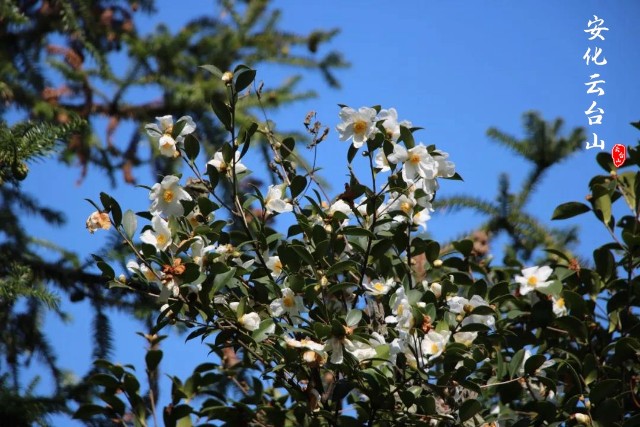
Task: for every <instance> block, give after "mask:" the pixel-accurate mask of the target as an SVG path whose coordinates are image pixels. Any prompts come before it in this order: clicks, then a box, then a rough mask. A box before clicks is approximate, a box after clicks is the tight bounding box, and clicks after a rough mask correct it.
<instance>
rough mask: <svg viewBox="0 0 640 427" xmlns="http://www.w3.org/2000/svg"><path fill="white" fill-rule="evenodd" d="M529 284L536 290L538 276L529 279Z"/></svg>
mask: <svg viewBox="0 0 640 427" xmlns="http://www.w3.org/2000/svg"><path fill="white" fill-rule="evenodd" d="M527 283H528V284H529V286H531V287H532V288H535V287H536V285H537V284H538V278H537V277H536V276H531V277H529V278H528V279H527Z"/></svg>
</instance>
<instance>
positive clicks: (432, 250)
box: [424, 240, 440, 264]
mask: <svg viewBox="0 0 640 427" xmlns="http://www.w3.org/2000/svg"><path fill="white" fill-rule="evenodd" d="M424 255H425V257H426V258H427V261H429V262H430V263H431V264H433V261H435V260H437V259H438V258H439V257H440V243H438V242H436V241H435V240H429V241H428V242H427V244H426V246H425V249H424Z"/></svg>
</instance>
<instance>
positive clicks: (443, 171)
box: [432, 150, 456, 178]
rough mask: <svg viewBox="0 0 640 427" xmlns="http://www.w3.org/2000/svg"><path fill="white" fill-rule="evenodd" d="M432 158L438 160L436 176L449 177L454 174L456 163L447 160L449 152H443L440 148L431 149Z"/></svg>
mask: <svg viewBox="0 0 640 427" xmlns="http://www.w3.org/2000/svg"><path fill="white" fill-rule="evenodd" d="M432 155H433V158H434V159H435V160H436V162H438V176H441V177H443V178H451V177H452V176H453V175H455V174H456V165H455V164H454V163H453V162H451V161H449V160H447V159H448V158H449V153H445V152H444V151H442V150H433V153H432Z"/></svg>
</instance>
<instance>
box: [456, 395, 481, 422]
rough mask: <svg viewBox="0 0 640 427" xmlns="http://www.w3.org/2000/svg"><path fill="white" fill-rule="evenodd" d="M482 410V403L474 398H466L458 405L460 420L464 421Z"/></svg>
mask: <svg viewBox="0 0 640 427" xmlns="http://www.w3.org/2000/svg"><path fill="white" fill-rule="evenodd" d="M481 410H482V404H481V403H480V402H478V401H477V400H475V399H468V400H466V401H464V402H463V403H462V405H460V412H459V414H460V421H461V422H465V421H467V420H469V419H471V418H473V416H474V415H476V414H477V413H478V412H480V411H481Z"/></svg>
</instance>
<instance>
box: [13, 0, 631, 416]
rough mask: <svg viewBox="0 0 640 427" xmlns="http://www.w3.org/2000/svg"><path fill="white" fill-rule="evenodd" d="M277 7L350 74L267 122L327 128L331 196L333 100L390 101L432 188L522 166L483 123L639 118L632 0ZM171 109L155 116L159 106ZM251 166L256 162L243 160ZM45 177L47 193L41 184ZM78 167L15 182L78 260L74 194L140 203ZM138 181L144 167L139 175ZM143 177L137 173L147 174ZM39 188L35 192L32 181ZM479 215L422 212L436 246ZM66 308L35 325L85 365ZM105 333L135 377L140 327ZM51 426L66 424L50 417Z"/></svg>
mask: <svg viewBox="0 0 640 427" xmlns="http://www.w3.org/2000/svg"><path fill="white" fill-rule="evenodd" d="M212 3H213V2H212V1H208V2H203V1H201V0H182V1H181V2H180V5H179V7H178V6H176V3H175V2H174V1H171V0H162V1H159V2H158V9H159V14H158V15H157V16H154V17H153V18H148V17H142V19H141V20H140V21H139V22H140V23H141V26H142V27H141V28H143V29H144V28H147V29H148V28H152V27H153V26H155V25H157V24H159V23H161V22H162V23H165V24H166V25H168V26H169V27H170V28H172V29H174V30H175V29H177V28H179V27H180V26H181V25H182V24H183V23H184V22H185V21H186V20H188V19H189V18H190V17H192V16H196V15H200V14H202V13H207V12H211V11H214V13H217V12H216V9H215V6H213V5H212ZM275 6H276V7H279V8H281V9H282V11H283V14H282V21H281V28H283V29H285V30H293V31H297V32H300V33H305V32H309V31H311V30H314V29H326V28H332V27H337V28H340V29H341V30H342V31H341V33H340V34H339V35H338V36H337V37H336V38H335V40H334V41H333V42H332V43H331V44H330V45H328V46H324V47H323V48H322V50H321V51H320V53H322V52H326V51H327V50H328V49H337V50H340V51H341V52H342V53H343V54H344V56H345V58H346V59H347V60H348V61H350V62H351V63H352V66H351V68H349V69H346V70H343V71H340V72H338V78H339V80H340V82H341V83H342V89H341V90H333V89H329V88H328V87H327V85H326V84H325V83H324V82H323V81H322V79H321V78H320V76H319V75H318V74H314V73H310V74H307V75H305V78H304V81H303V82H302V84H301V87H300V89H313V90H315V91H317V92H318V94H319V97H318V98H317V99H315V100H311V101H305V102H300V103H298V104H296V105H295V106H292V107H287V108H286V109H282V110H280V111H278V112H276V113H275V114H272V116H271V118H273V119H274V120H275V121H276V122H277V123H278V128H279V129H296V130H301V123H302V120H303V118H304V116H305V114H306V113H307V112H308V111H309V110H315V111H317V112H318V118H319V119H320V120H321V121H322V122H323V123H325V124H327V125H330V126H331V128H332V132H331V134H330V137H329V139H328V140H327V141H325V142H324V143H323V144H322V145H321V148H320V156H319V164H321V165H326V169H325V170H326V174H325V176H327V177H335V178H334V179H332V183H333V186H334V189H335V190H336V194H337V192H338V191H339V189H340V188H341V186H342V183H343V182H344V179H343V178H342V177H343V176H344V171H345V169H344V165H345V163H344V162H346V160H345V161H336V159H343V158H344V157H345V153H346V148H347V145H346V143H341V142H339V141H338V140H337V135H336V132H335V130H334V127H335V125H336V124H337V122H338V116H337V113H338V107H337V104H338V103H341V104H347V105H350V106H352V107H355V108H357V107H359V106H363V105H374V104H381V105H383V106H384V107H387V108H388V107H395V108H396V109H397V110H398V112H399V115H400V118H401V119H408V120H411V121H412V122H413V123H414V124H415V125H418V126H422V127H424V128H425V129H424V130H423V131H420V132H419V134H417V140H418V141H423V142H425V143H426V144H431V143H435V144H437V145H438V147H439V148H441V149H443V150H445V151H447V152H449V153H450V155H451V160H453V161H454V162H455V163H456V167H457V170H458V172H459V173H460V174H461V175H462V176H463V177H464V179H465V182H464V183H461V182H444V183H443V185H442V189H441V192H442V193H443V194H462V193H464V194H474V195H477V196H483V197H486V198H493V197H494V195H495V194H496V191H497V178H498V176H499V174H500V173H502V172H507V173H509V174H510V176H511V179H512V188H513V189H514V190H515V189H517V188H518V186H519V183H520V182H521V180H522V179H523V177H524V176H525V175H526V173H527V171H528V170H529V165H528V164H526V163H525V162H524V161H522V160H519V159H518V158H516V157H515V156H514V155H512V154H510V153H508V152H507V151H505V150H504V149H503V148H501V147H500V146H498V145H497V144H495V143H492V142H490V140H489V139H488V138H487V137H486V136H485V132H486V130H487V129H488V128H489V127H491V126H497V127H499V128H500V129H502V130H503V131H506V132H508V133H511V134H513V135H515V136H523V135H522V125H521V115H522V113H523V112H525V111H528V110H537V111H539V112H541V113H542V115H543V117H544V118H546V119H547V120H551V119H554V118H555V117H558V116H560V117H562V118H564V119H565V121H566V129H567V130H570V129H572V128H573V127H576V126H584V127H587V132H588V135H591V132H593V131H595V132H597V133H598V135H599V136H600V138H601V139H604V140H605V142H606V149H607V150H608V151H610V150H611V148H612V147H613V145H614V144H615V143H623V144H625V145H633V144H635V143H636V141H637V139H638V136H640V134H639V133H638V132H637V131H636V130H635V129H633V128H632V127H631V126H629V124H628V123H629V122H631V121H637V120H640V108H638V107H639V105H638V104H639V102H638V100H640V84H638V80H637V79H638V77H637V76H638V70H639V69H640V51H639V50H638V49H637V43H638V41H640V26H638V25H637V17H638V16H640V13H639V12H640V3H638V2H635V1H631V0H626V1H617V2H604V1H593V0H592V1H584V0H571V1H563V2H557V1H552V0H546V1H519V2H517V3H516V2H511V1H497V0H496V1H488V0H485V1H474V2H464V3H463V2H427V1H420V0H415V1H407V2H393V3H389V2H383V1H374V2H365V1H353V2H344V1H338V0H332V1H322V2H297V1H277V2H276V3H275ZM594 14H595V15H598V16H599V17H601V18H603V19H605V26H606V27H608V28H609V29H610V30H609V31H608V32H605V33H603V34H604V36H605V39H606V40H605V41H598V42H597V43H596V42H595V41H588V36H587V34H586V33H584V32H583V30H584V29H585V28H586V26H587V21H588V20H589V19H592V17H593V15H594ZM595 46H598V47H601V48H602V49H603V55H604V56H605V57H606V59H607V61H608V63H607V64H606V65H604V66H602V67H596V66H594V65H591V66H587V65H585V62H584V60H583V59H582V56H583V55H584V53H585V51H586V50H587V48H589V47H591V48H592V50H593V48H594V47H595ZM291 71H292V70H291V69H287V68H280V67H274V66H272V65H270V66H264V67H259V69H258V79H260V80H264V81H265V82H266V83H267V84H269V83H270V82H271V83H274V84H275V83H278V82H280V81H282V80H283V79H284V78H285V77H286V76H287V75H289V74H290V73H291ZM595 72H598V73H600V74H601V77H602V78H603V79H604V80H606V83H605V85H604V86H603V88H604V89H605V91H606V93H605V95H604V96H601V97H599V98H596V97H595V96H594V95H588V94H586V86H585V85H584V83H585V82H587V81H588V80H589V75H590V74H593V73H595ZM592 100H597V102H598V106H601V107H603V108H604V109H605V115H604V120H603V124H602V125H601V126H592V127H588V126H587V125H588V121H587V118H586V116H585V114H584V111H585V110H587V109H588V107H589V106H590V105H591V101H592ZM170 113H171V112H170V111H168V112H167V114H170ZM598 152H599V150H597V149H593V150H589V151H586V150H585V151H582V152H579V153H578V154H576V155H575V156H574V157H572V158H571V159H570V160H569V161H567V162H566V163H564V164H562V165H561V166H559V167H556V168H555V169H553V170H551V171H550V172H549V173H548V174H547V175H546V176H545V178H544V182H543V185H542V186H541V187H540V188H539V189H538V190H537V191H536V193H535V195H534V196H533V198H532V201H531V204H530V206H529V212H531V213H533V214H535V215H537V216H538V217H539V218H541V219H543V220H547V219H548V218H550V216H551V213H552V212H553V209H554V208H555V206H557V205H558V204H560V203H563V202H566V201H571V200H583V199H584V196H585V195H586V194H587V193H588V187H587V183H588V180H589V178H590V177H591V176H593V175H594V174H596V173H599V171H600V169H599V167H598V166H597V165H596V164H595V161H594V158H595V155H596V154H597V153H598ZM254 169H259V168H254ZM52 176H54V177H55V182H56V183H57V184H56V187H57V188H59V189H60V191H51V190H50V187H45V185H46V184H47V183H49V182H51V177H52ZM78 176H79V170H78V169H68V168H65V167H64V166H60V165H56V164H55V162H53V161H48V162H45V163H41V164H40V165H37V166H36V165H33V166H32V173H31V174H30V176H29V178H28V179H27V181H26V182H25V189H26V190H27V191H29V192H31V193H32V194H34V195H36V196H37V197H38V198H39V199H40V200H41V201H42V202H43V203H44V204H47V205H51V206H53V207H58V208H59V209H62V210H64V211H65V212H66V214H67V219H68V225H67V226H66V227H65V228H63V229H59V230H51V229H49V228H48V227H46V226H45V225H44V224H39V223H34V224H33V225H32V226H33V230H32V231H33V232H34V233H36V234H40V235H41V236H42V237H44V238H49V239H51V240H54V241H57V242H62V243H63V244H64V245H67V247H69V248H70V249H73V250H76V251H78V252H80V253H81V254H89V253H91V252H93V251H97V250H98V249H99V248H100V247H101V246H102V244H103V243H104V241H105V240H104V239H105V235H104V234H102V235H101V234H96V235H94V236H89V235H88V233H86V231H85V230H84V221H85V219H86V217H87V216H88V214H89V213H90V212H91V207H90V206H89V205H88V204H87V203H86V202H84V201H83V199H84V198H85V197H91V198H97V194H98V193H99V191H103V190H107V191H109V192H110V193H111V194H112V195H114V196H115V197H116V198H117V199H118V200H119V201H120V202H121V204H122V205H123V206H125V205H126V206H127V207H131V208H133V209H134V210H141V209H144V208H146V207H147V205H148V201H147V200H146V192H145V191H144V190H140V189H137V190H136V189H131V188H126V187H123V186H120V187H118V188H117V189H115V190H113V189H109V188H108V187H107V186H108V183H107V181H106V180H105V179H104V177H103V176H101V174H100V173H99V172H98V171H96V170H93V171H90V172H89V176H88V178H87V179H86V180H85V182H84V183H83V184H82V185H81V186H76V185H75V184H74V183H75V181H76V179H77V178H78ZM139 176H140V177H141V178H142V177H144V174H139ZM147 176H148V175H147ZM45 188H48V190H47V191H45V190H44V189H45ZM481 221H482V218H478V217H477V216H474V215H471V214H456V215H449V214H440V215H438V214H436V215H435V216H434V218H433V219H432V221H430V222H429V231H430V232H431V233H432V234H433V236H434V237H436V238H437V239H440V240H444V239H446V238H449V237H453V236H456V235H458V234H459V233H460V232H463V231H465V230H469V229H471V228H472V227H473V226H474V225H478V224H480V223H481ZM565 223H566V224H580V226H581V230H582V233H581V239H582V241H583V247H582V248H581V249H579V250H578V252H579V253H580V254H582V255H584V256H589V253H590V251H591V250H592V249H593V248H594V247H596V245H597V244H601V243H602V242H604V241H606V238H607V235H606V232H605V231H604V229H603V228H602V227H598V225H597V223H596V222H595V220H594V219H593V218H591V217H588V216H584V217H583V218H582V217H581V218H580V220H576V221H566V222H562V223H559V224H557V225H564V224H565ZM64 308H65V309H67V310H68V311H69V312H70V313H71V314H72V316H73V318H74V319H73V321H72V323H70V324H68V325H63V324H62V323H61V322H60V321H58V320H57V319H55V318H53V317H49V318H48V319H47V330H48V332H49V333H50V334H51V337H52V338H53V341H54V347H55V348H56V351H57V352H58V354H59V359H60V363H61V365H62V366H63V367H65V368H67V369H70V370H73V371H75V372H78V373H79V374H82V373H83V372H86V370H87V369H89V366H90V364H91V359H90V353H91V351H90V345H89V340H90V315H91V311H90V309H89V308H88V307H87V306H86V305H82V304H79V305H71V304H64ZM112 318H113V319H114V322H115V323H114V325H115V330H116V331H115V332H116V336H117V341H116V351H115V354H114V357H113V359H114V360H115V361H119V362H121V363H133V364H135V365H136V366H138V367H139V368H138V372H139V373H143V372H144V368H143V363H144V349H143V345H144V343H143V341H142V339H141V338H139V337H138V336H137V335H135V334H134V332H135V331H138V330H141V327H140V326H139V325H137V324H135V323H132V322H131V321H129V320H127V319H124V318H123V317H122V316H120V315H119V314H117V313H112ZM182 342H183V339H182V338H179V337H178V338H173V339H171V340H170V341H168V342H165V344H164V346H163V347H164V350H165V352H166V353H165V359H164V361H163V365H162V369H163V371H164V373H169V374H173V375H178V376H181V377H183V378H184V377H185V376H186V375H188V374H189V373H190V368H191V367H192V366H194V365H195V364H198V363H201V362H203V361H204V360H205V359H206V354H207V349H206V348H204V347H200V346H199V345H197V344H195V345H189V346H188V347H185V346H184V345H183V344H182ZM167 385H168V382H167V381H165V382H164V383H163V386H164V387H163V393H164V394H163V395H162V398H161V402H160V403H161V405H164V404H166V403H167V397H168V394H169V389H168V387H167ZM53 421H54V424H55V425H79V424H77V423H73V422H72V421H70V420H68V419H64V418H58V417H56V418H55V419H54V420H53Z"/></svg>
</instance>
